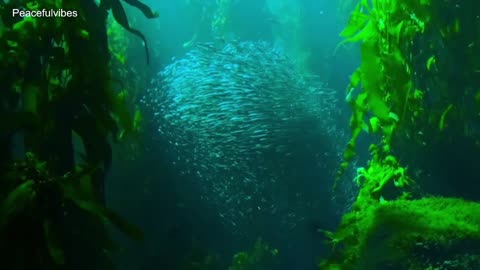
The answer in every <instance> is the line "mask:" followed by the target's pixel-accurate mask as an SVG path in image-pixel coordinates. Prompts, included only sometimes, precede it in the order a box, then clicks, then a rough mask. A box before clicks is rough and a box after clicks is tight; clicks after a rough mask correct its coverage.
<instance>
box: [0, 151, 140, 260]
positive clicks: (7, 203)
mask: <svg viewBox="0 0 480 270" xmlns="http://www.w3.org/2000/svg"><path fill="white" fill-rule="evenodd" d="M5 169H6V175H5V176H4V178H3V181H5V182H6V183H4V185H5V184H6V185H8V186H11V187H12V188H11V191H9V192H7V193H6V195H5V196H4V197H5V198H4V199H3V201H2V202H1V204H0V239H4V238H5V237H6V234H9V235H8V237H9V238H12V237H14V235H12V233H14V232H12V229H11V228H14V225H15V224H16V222H17V220H21V217H22V216H25V215H26V216H32V217H34V219H33V220H32V224H31V226H36V225H38V226H42V227H43V228H41V229H40V230H43V232H44V242H45V245H46V249H47V250H48V251H49V253H50V256H51V258H52V260H53V261H54V262H55V263H56V264H63V263H64V254H63V253H64V251H63V248H62V240H61V237H60V236H59V228H58V227H57V226H58V224H57V222H54V221H57V217H56V216H55V211H56V209H57V210H61V209H64V210H63V211H66V209H65V205H69V204H73V205H75V206H76V207H78V208H79V209H82V210H83V211H85V212H86V213H88V214H89V215H90V216H91V217H92V218H94V219H95V220H98V221H99V222H100V223H103V224H106V225H107V224H108V225H110V224H112V225H114V226H116V227H117V228H118V229H120V230H121V231H123V232H124V233H126V234H127V235H129V236H131V237H133V238H134V239H138V240H141V239H142V237H143V235H142V232H141V231H140V230H139V229H137V228H136V227H135V226H133V225H131V224H129V223H128V222H126V221H124V220H123V219H122V218H121V217H119V216H118V215H117V214H115V213H114V212H113V211H111V210H109V209H107V208H105V207H103V206H101V205H100V204H99V203H97V202H95V201H96V200H95V191H94V190H93V185H92V178H91V177H90V176H89V175H90V174H91V172H92V170H95V169H94V168H78V169H77V170H76V171H75V172H72V173H67V174H65V175H63V176H60V177H58V176H54V175H52V174H51V173H50V172H49V171H48V168H47V163H46V162H40V161H39V160H38V159H37V158H36V157H35V155H34V154H32V153H27V155H26V159H25V161H23V162H16V163H14V164H12V165H11V166H10V167H9V168H5ZM32 230H34V229H33V228H32ZM20 233H23V232H20ZM92 240H93V241H94V239H92ZM105 248H108V247H107V246H106V247H105Z"/></svg>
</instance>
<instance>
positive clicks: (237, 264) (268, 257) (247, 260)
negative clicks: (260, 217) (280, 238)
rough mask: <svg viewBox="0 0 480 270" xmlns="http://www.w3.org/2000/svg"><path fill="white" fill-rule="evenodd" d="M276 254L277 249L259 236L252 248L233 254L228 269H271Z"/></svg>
mask: <svg viewBox="0 0 480 270" xmlns="http://www.w3.org/2000/svg"><path fill="white" fill-rule="evenodd" d="M276 256H278V250H277V249H275V248H271V247H270V246H269V245H268V244H267V243H265V242H264V241H263V240H262V239H261V238H259V239H257V241H256V242H255V245H254V246H253V248H252V250H250V251H243V252H238V253H236V254H235V255H234V256H233V261H232V265H231V266H230V267H229V268H228V270H252V269H257V270H261V269H265V270H266V269H271V267H272V263H274V261H275V257H276Z"/></svg>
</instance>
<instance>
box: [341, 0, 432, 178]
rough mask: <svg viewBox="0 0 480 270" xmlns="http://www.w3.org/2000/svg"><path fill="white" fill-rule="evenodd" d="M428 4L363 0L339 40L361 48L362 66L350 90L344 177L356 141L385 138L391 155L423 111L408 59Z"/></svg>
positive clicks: (384, 145) (426, 17)
mask: <svg viewBox="0 0 480 270" xmlns="http://www.w3.org/2000/svg"><path fill="white" fill-rule="evenodd" d="M429 4H430V3H429V1H426V0H425V1H420V2H417V1H397V0H372V1H368V0H361V1H360V2H359V3H358V4H357V6H356V7H355V10H354V11H353V12H352V14H351V17H350V19H349V21H348V23H347V26H346V27H345V28H344V30H343V31H342V33H341V34H340V35H341V36H342V37H343V38H344V40H343V41H342V42H341V43H340V44H339V46H341V45H342V44H344V43H348V42H359V43H361V60H362V62H361V65H360V67H359V68H358V69H357V70H355V72H354V73H353V74H352V75H351V77H350V84H349V85H348V86H347V90H346V92H347V93H346V95H347V99H346V100H347V102H348V103H349V104H350V105H351V106H352V110H353V115H352V117H351V120H350V127H351V129H352V137H351V139H350V141H349V143H348V145H347V148H346V150H345V153H344V160H345V162H344V163H342V166H341V170H340V172H339V175H341V174H342V173H343V171H344V170H345V169H346V168H347V167H348V165H349V162H350V161H351V160H352V159H353V158H354V157H355V153H356V149H355V148H356V141H357V139H358V137H359V135H360V134H361V133H362V132H363V131H365V132H370V133H377V134H380V135H381V138H382V139H381V145H382V149H383V151H385V152H386V153H388V152H390V149H391V146H390V144H391V140H392V137H393V136H394V133H395V130H396V129H397V127H398V125H400V124H404V123H406V122H407V119H406V117H407V115H418V112H419V111H420V110H421V107H420V105H421V104H419V103H418V102H416V103H411V101H412V98H411V96H412V93H413V91H412V88H413V87H414V86H413V81H412V70H413V68H412V65H413V63H412V61H411V59H410V58H409V57H408V54H409V53H410V44H412V42H413V40H414V39H415V38H416V37H417V36H418V35H419V34H421V33H423V32H424V31H425V27H426V25H427V24H428V22H429V20H430V17H429V15H428V12H427V11H428V7H429ZM337 47H338V46H337ZM419 91H421V90H419V89H415V94H416V97H417V100H418V97H421V96H422V95H420V94H418V92H419ZM409 103H411V104H410V105H408V104H409ZM413 104H416V105H417V106H413ZM412 121H414V119H413V118H412Z"/></svg>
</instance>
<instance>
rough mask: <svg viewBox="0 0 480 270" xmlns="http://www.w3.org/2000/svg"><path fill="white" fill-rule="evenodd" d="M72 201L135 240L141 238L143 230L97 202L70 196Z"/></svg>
mask: <svg viewBox="0 0 480 270" xmlns="http://www.w3.org/2000/svg"><path fill="white" fill-rule="evenodd" d="M71 199H72V200H73V202H74V203H75V204H76V205H77V206H78V207H80V208H81V209H83V210H85V211H87V212H89V213H90V214H92V215H94V216H96V217H97V218H99V219H100V220H102V222H104V223H106V224H111V225H113V226H115V227H116V228H117V229H118V230H120V231H121V232H123V233H125V234H126V235H128V236H129V237H131V238H133V239H135V240H143V232H142V230H141V229H139V228H137V227H136V226H134V225H133V224H130V223H129V222H127V221H126V220H125V219H123V218H122V217H121V216H120V215H118V214H117V213H115V212H114V211H112V210H110V209H108V208H106V207H103V206H101V205H99V204H97V203H94V202H89V201H84V200H79V199H75V198H71Z"/></svg>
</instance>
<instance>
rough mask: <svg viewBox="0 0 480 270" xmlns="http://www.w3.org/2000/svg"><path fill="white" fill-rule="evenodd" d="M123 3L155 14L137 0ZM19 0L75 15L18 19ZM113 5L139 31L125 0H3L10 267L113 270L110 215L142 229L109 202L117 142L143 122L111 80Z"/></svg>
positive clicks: (2, 184) (0, 68) (5, 222)
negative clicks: (108, 23) (107, 205)
mask: <svg viewBox="0 0 480 270" xmlns="http://www.w3.org/2000/svg"><path fill="white" fill-rule="evenodd" d="M125 3H128V4H131V5H133V6H135V7H137V8H139V9H140V10H142V12H143V13H144V14H145V15H147V17H154V13H153V12H151V11H150V9H148V8H147V7H146V6H145V5H143V4H141V3H140V2H139V1H137V0H128V1H125ZM18 7H25V8H27V9H29V10H42V9H45V10H51V9H53V10H59V9H63V10H75V11H78V16H77V17H69V18H60V17H54V18H49V19H48V20H47V19H45V18H40V17H25V18H20V17H12V16H11V10H12V9H13V8H18ZM108 10H112V14H113V15H114V17H115V19H116V21H117V22H118V23H119V24H120V25H122V26H123V27H125V28H127V30H129V31H132V29H131V28H130V26H129V24H128V20H127V18H126V16H124V11H123V6H122V5H121V2H120V1H119V0H111V1H101V2H100V5H97V4H96V2H95V1H93V0H92V1H90V0H85V1H80V0H75V1H20V0H18V1H8V3H5V2H1V3H0V18H1V22H0V25H1V31H0V79H1V80H2V85H3V91H2V92H1V93H0V100H1V102H0V104H1V105H0V115H1V116H2V120H4V119H5V121H4V122H2V124H1V128H0V145H1V146H0V148H1V149H2V151H0V167H1V168H2V169H3V173H5V174H6V176H5V177H4V178H2V181H0V190H1V192H0V194H1V197H0V199H1V201H2V205H1V211H2V213H1V218H2V221H1V224H2V227H1V228H0V235H2V237H7V238H8V240H6V241H1V243H2V250H3V251H6V252H2V254H1V255H0V256H1V259H2V265H3V266H4V267H6V268H8V269H17V268H18V269H57V268H61V267H66V268H71V269H78V268H80V269H86V268H95V267H96V266H98V265H102V266H101V268H102V269H111V268H113V266H112V265H111V263H109V262H108V261H109V260H108V257H107V254H106V253H105V251H104V249H108V248H109V247H111V245H110V240H108V239H107V238H106V237H105V232H106V228H105V222H107V223H110V222H112V223H114V224H117V225H120V227H123V229H127V231H130V232H133V235H136V236H139V234H138V232H137V231H136V230H135V229H133V230H130V229H131V227H130V226H129V225H127V224H126V223H124V222H123V221H122V220H121V219H120V218H119V217H118V216H117V215H116V214H114V213H113V212H112V211H110V210H108V209H107V208H105V207H104V206H102V205H103V204H104V194H103V192H104V191H103V189H104V187H103V185H104V177H105V174H106V172H107V170H108V169H109V166H110V163H111V159H112V157H111V145H110V141H111V140H114V141H118V140H119V139H121V138H123V137H124V136H125V135H127V134H132V133H134V132H135V129H137V127H138V121H137V120H135V119H136V118H137V119H138V117H136V116H134V115H132V114H131V113H130V110H129V109H128V108H126V107H125V103H126V95H125V93H123V92H120V93H119V94H117V91H116V89H115V88H114V87H113V85H112V78H111V73H110V67H109V59H110V52H109V50H108V43H107V31H106V17H107V15H108ZM133 32H135V31H133ZM137 34H138V33H137ZM136 122H137V123H136ZM19 134H22V135H23V136H20V137H19ZM14 138H19V139H18V140H16V142H15V143H14V142H13V139H14ZM74 145H75V146H74ZM78 145H81V146H82V147H80V148H78V147H77V146H78ZM77 151H79V152H81V158H80V159H79V158H78V156H79V155H78V153H77ZM13 152H17V153H18V152H20V153H26V157H25V158H22V157H20V156H18V155H17V156H14V155H13V154H12V153H13ZM7 176H8V177H7ZM87 186H90V188H88V189H86V187H87ZM73 239H75V241H74V240H73ZM92 242H94V243H95V244H93V243H92ZM48 251H49V252H48ZM78 256H82V259H81V260H80V259H78V258H77V257H78ZM58 263H64V265H63V266H59V265H58Z"/></svg>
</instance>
